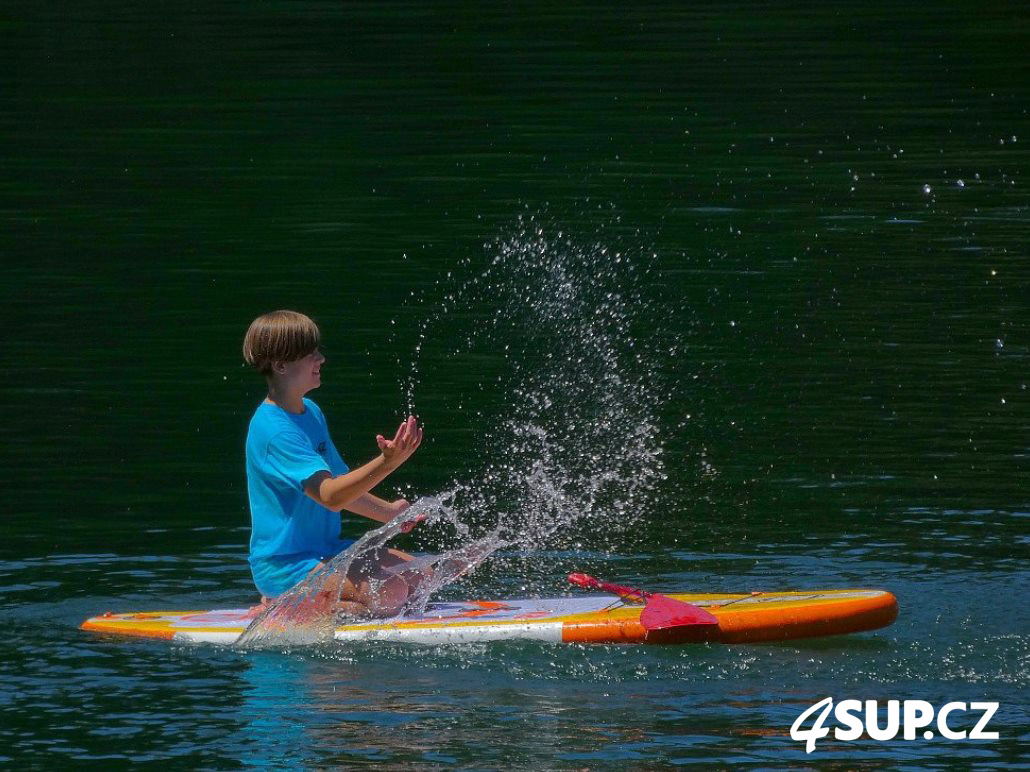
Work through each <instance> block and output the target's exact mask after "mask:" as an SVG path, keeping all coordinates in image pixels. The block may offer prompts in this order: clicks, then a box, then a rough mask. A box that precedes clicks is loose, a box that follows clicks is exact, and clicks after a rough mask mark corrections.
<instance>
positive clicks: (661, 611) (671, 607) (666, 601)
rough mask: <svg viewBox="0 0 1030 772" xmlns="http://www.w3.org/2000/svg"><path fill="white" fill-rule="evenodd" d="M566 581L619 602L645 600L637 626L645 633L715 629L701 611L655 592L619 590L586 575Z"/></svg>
mask: <svg viewBox="0 0 1030 772" xmlns="http://www.w3.org/2000/svg"><path fill="white" fill-rule="evenodd" d="M569 581H570V582H572V583H573V584H575V585H578V586H579V587H588V588H590V589H593V590H604V591H605V592H610V593H614V594H615V595H618V596H619V597H621V598H631V599H633V600H646V602H647V605H646V606H645V607H644V610H643V611H642V612H641V613H640V624H642V625H643V626H644V629H645V630H647V631H648V632H650V631H652V630H668V629H670V628H673V627H684V626H688V625H717V624H719V620H718V619H716V618H715V617H714V616H712V615H711V614H709V613H708V612H707V611H705V610H704V609H703V608H699V607H698V606H694V605H692V604H690V603H684V602H683V601H681V600H676V599H675V598H670V597H669V596H668V595H661V594H659V593H656V592H647V591H645V590H637V589H634V588H632V587H623V586H622V585H619V584H612V583H611V582H602V581H601V580H600V579H595V578H594V577H592V576H590V575H589V574H569Z"/></svg>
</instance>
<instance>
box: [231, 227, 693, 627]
mask: <svg viewBox="0 0 1030 772" xmlns="http://www.w3.org/2000/svg"><path fill="white" fill-rule="evenodd" d="M487 251H488V255H489V263H488V264H487V265H486V266H485V267H482V268H480V269H479V270H478V271H475V270H474V269H473V266H472V262H471V261H470V260H467V261H465V262H464V263H463V266H462V267H463V269H464V273H465V275H466V276H467V275H469V274H470V273H471V274H472V275H471V278H467V279H465V280H462V281H460V283H457V285H456V286H454V284H455V282H456V280H455V279H454V278H453V277H452V276H450V275H449V276H448V280H447V281H446V282H444V283H443V284H442V285H441V286H443V287H444V291H445V295H444V297H443V299H442V300H440V301H439V302H438V303H437V304H436V305H435V306H434V307H433V308H432V309H431V310H430V311H428V312H425V313H423V314H422V315H421V316H422V319H423V321H422V323H421V325H420V328H419V331H418V335H417V341H416V344H415V347H414V350H413V353H412V362H411V364H410V365H409V366H407V367H404V371H405V372H406V373H407V376H406V379H405V380H404V382H403V389H404V397H405V400H406V402H407V407H408V411H409V412H410V413H416V407H415V402H416V399H415V397H416V394H417V393H419V392H422V391H423V390H424V391H425V392H427V393H432V394H444V393H446V394H448V399H449V400H450V399H453V400H454V402H455V404H457V405H458V406H459V409H458V410H456V411H454V414H453V416H452V417H453V419H454V420H455V421H460V420H462V419H463V418H464V419H465V420H469V421H471V429H472V433H473V434H474V436H476V437H477V438H478V440H479V442H478V448H480V449H485V452H483V453H481V454H478V455H479V456H481V457H479V459H478V461H477V462H476V463H473V464H469V465H467V466H466V468H464V469H459V470H457V471H456V473H455V477H454V478H453V479H452V481H451V483H450V484H449V485H448V486H447V487H446V490H445V491H444V492H442V493H440V494H438V495H436V496H433V497H427V498H423V499H419V500H418V501H416V502H415V504H414V505H413V507H412V510H411V513H412V514H425V515H427V517H428V524H434V523H435V524H444V525H446V526H447V528H446V529H444V530H446V531H447V532H448V533H449V534H450V536H449V537H446V538H445V537H444V536H440V538H439V539H438V543H437V544H436V545H435V546H436V548H437V549H438V550H439V548H440V546H443V547H444V549H443V550H442V551H441V552H440V554H438V555H435V556H431V557H430V558H426V559H423V563H421V564H420V567H421V568H422V569H424V571H425V575H426V577H427V578H426V579H425V580H424V581H422V582H421V583H420V584H419V585H418V587H417V589H416V590H415V591H414V593H413V594H412V595H411V596H410V598H409V602H408V605H407V608H408V609H409V610H411V611H414V612H418V611H421V610H424V609H425V607H426V605H427V604H428V602H429V600H430V598H431V597H432V596H433V594H434V593H436V592H438V591H439V590H441V589H443V588H444V587H446V586H447V585H448V584H450V583H451V582H453V581H454V580H455V579H457V578H458V577H459V576H462V575H464V574H466V573H468V572H469V571H471V570H474V569H475V568H476V567H477V566H478V565H480V564H481V563H482V562H483V561H484V560H486V559H487V558H488V557H489V556H490V555H491V554H493V553H495V552H496V551H498V550H505V551H506V552H505V555H504V558H503V560H504V561H505V562H506V563H507V565H506V569H507V571H508V573H509V574H512V575H517V576H519V578H520V582H521V585H520V587H521V588H522V589H524V590H527V591H528V590H530V589H531V587H532V585H533V584H534V581H536V580H539V581H541V582H544V583H546V582H547V581H549V580H551V579H553V577H552V576H551V574H553V573H554V566H553V564H550V565H548V564H545V562H544V561H540V560H533V559H531V556H532V555H533V554H534V553H538V552H539V550H541V549H550V550H555V549H559V550H561V549H564V550H569V551H570V552H571V553H573V554H574V553H575V552H577V551H579V550H582V549H585V548H587V547H590V548H591V549H594V550H597V549H601V550H604V551H611V550H614V549H616V548H623V549H624V548H625V545H626V542H627V536H628V535H629V534H631V533H632V532H633V531H634V530H635V529H637V528H638V527H639V526H640V524H641V523H642V521H643V519H644V518H645V517H646V515H647V513H648V512H649V510H650V509H652V508H653V506H654V504H655V499H656V496H657V493H658V491H659V489H660V487H661V483H662V482H663V481H664V480H665V479H666V473H665V459H664V448H663V435H662V420H661V413H662V409H663V407H664V406H665V405H666V404H667V403H668V401H669V399H670V398H671V396H672V393H671V388H670V386H669V385H668V384H667V383H666V382H665V380H664V379H663V377H662V370H661V368H662V365H663V363H664V362H667V361H668V360H669V359H670V357H672V356H676V355H678V354H679V353H681V351H680V344H679V342H678V341H677V340H676V338H675V337H674V336H672V335H671V334H669V333H668V332H667V331H666V328H665V322H664V320H665V319H666V318H667V309H665V308H664V307H663V306H662V305H661V300H660V294H661V293H660V282H659V280H658V278H657V272H656V271H655V269H654V268H653V266H652V260H653V255H652V256H648V255H646V254H644V253H642V252H641V251H640V250H639V249H625V248H621V247H619V246H613V245H612V243H610V242H609V243H604V242H603V241H600V240H598V241H593V242H591V243H582V242H580V241H577V240H576V239H574V238H572V237H571V236H569V235H567V234H565V233H564V232H563V231H561V230H560V229H558V228H557V227H555V226H553V225H550V224H544V223H541V222H539V221H538V219H537V218H535V217H532V216H526V217H522V218H520V219H519V221H518V222H517V224H516V226H515V227H514V228H513V230H512V232H511V233H509V234H507V235H506V236H504V237H502V238H499V239H497V240H496V241H495V242H493V243H491V244H488V245H487ZM455 341H457V344H456V345H455V343H454V342H455ZM459 371H460V372H464V373H469V372H477V373H478V377H477V379H474V380H473V381H471V382H469V381H467V380H466V381H465V382H464V386H465V388H466V389H468V388H469V387H470V386H471V390H472V391H473V392H475V393H476V394H477V395H479V405H480V406H479V407H478V408H476V409H473V410H470V411H463V410H462V409H461V408H462V407H463V405H464V403H465V402H466V401H469V399H470V398H469V395H467V394H465V395H463V394H461V393H453V394H452V393H451V392H449V391H448V387H447V385H446V384H436V383H434V382H433V379H434V378H435V377H437V376H438V375H440V374H444V375H445V376H446V374H448V373H454V372H459ZM452 391H455V390H454V389H453V387H452ZM457 391H460V389H458V390H457ZM497 395H503V399H501V400H500V401H498V400H497ZM491 399H493V404H491ZM472 401H475V400H472ZM469 456H477V454H474V453H470V454H469ZM401 527H402V525H401V524H400V523H396V524H392V523H391V524H387V525H385V526H383V527H382V528H379V529H376V530H374V531H371V532H369V533H367V534H366V535H365V536H364V537H362V538H361V539H360V540H359V541H358V542H357V543H355V544H354V545H353V546H352V547H351V548H350V549H348V550H347V551H346V552H344V553H342V554H341V555H338V556H337V557H335V558H333V559H332V560H331V561H329V562H328V563H327V564H326V566H325V567H324V568H323V569H321V570H320V571H319V572H318V573H317V574H315V575H314V576H312V577H310V578H308V579H307V580H306V581H305V582H302V583H301V584H300V585H298V586H297V587H295V588H293V589H292V590H290V591H289V592H288V593H286V594H285V595H284V596H282V597H281V598H279V599H278V600H277V602H276V603H275V604H273V606H272V607H271V608H269V609H266V610H265V611H264V612H262V614H261V615H259V616H258V617H257V618H256V619H255V621H254V623H252V625H251V626H250V628H248V630H247V632H246V633H245V634H244V635H243V636H242V637H241V639H240V641H239V642H238V645H241V646H266V645H267V646H282V645H291V644H292V645H298V644H307V643H316V642H320V641H327V640H331V638H332V635H333V627H334V624H335V619H334V614H333V606H334V604H335V602H336V600H338V599H339V591H340V586H341V577H343V576H346V575H347V573H348V572H349V571H350V570H351V566H352V565H353V563H354V561H355V560H357V559H359V558H360V557H361V556H363V555H365V554H367V553H368V552H369V551H371V550H374V549H379V548H381V547H383V546H384V545H385V544H386V543H387V542H388V541H389V540H390V539H391V538H393V537H394V536H395V535H397V534H398V533H399V532H400V530H401ZM439 530H440V529H435V530H434V533H436V532H438V531H439ZM577 567H583V566H577Z"/></svg>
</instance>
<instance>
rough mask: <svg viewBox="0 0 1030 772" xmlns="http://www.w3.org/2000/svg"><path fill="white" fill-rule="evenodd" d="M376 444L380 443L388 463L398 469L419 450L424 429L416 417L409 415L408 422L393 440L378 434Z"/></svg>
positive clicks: (381, 450) (380, 449) (401, 427)
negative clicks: (418, 423) (416, 420)
mask: <svg viewBox="0 0 1030 772" xmlns="http://www.w3.org/2000/svg"><path fill="white" fill-rule="evenodd" d="M376 443H378V445H379V451H380V452H381V453H382V454H383V458H384V459H386V463H387V464H389V465H390V466H392V467H394V468H396V467H398V466H400V465H401V464H403V463H404V462H405V461H407V460H408V459H409V458H410V457H411V454H412V453H414V452H415V451H416V450H418V446H419V445H420V444H421V443H422V429H421V427H419V426H418V425H417V424H416V423H415V416H413V415H409V416H408V420H407V421H405V422H404V423H402V424H401V425H400V426H399V427H398V428H397V433H396V434H395V435H394V436H393V439H392V440H388V439H386V438H385V437H384V436H383V435H381V434H378V435H376Z"/></svg>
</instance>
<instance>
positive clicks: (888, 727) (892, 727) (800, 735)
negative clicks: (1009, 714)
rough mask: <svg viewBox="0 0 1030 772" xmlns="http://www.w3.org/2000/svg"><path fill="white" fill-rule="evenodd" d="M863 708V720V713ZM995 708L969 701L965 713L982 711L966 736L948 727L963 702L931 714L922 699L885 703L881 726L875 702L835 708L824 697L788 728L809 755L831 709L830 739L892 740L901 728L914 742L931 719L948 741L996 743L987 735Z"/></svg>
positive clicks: (991, 704)
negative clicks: (807, 724) (807, 723)
mask: <svg viewBox="0 0 1030 772" xmlns="http://www.w3.org/2000/svg"><path fill="white" fill-rule="evenodd" d="M863 707H864V708H865V720H864V721H863V718H862V712H863ZM997 709H998V703H997V702H971V703H969V708H968V710H970V711H977V712H982V715H981V716H980V720H979V721H978V722H977V723H976V726H974V727H973V728H972V729H971V730H970V731H969V732H968V734H967V732H966V730H965V729H962V730H960V731H955V730H954V729H952V728H951V727H950V726H948V719H949V717H950V716H951V715H952V714H953V713H964V712H966V710H967V708H966V703H964V702H949V703H948V704H946V705H945V706H944V707H943V708H941V709H940V710H939V711H936V712H935V711H934V708H933V705H931V704H930V703H929V702H925V701H924V700H905V701H904V702H899V701H898V700H888V701H887V717H886V720H885V722H884V726H880V717H879V712H880V706H879V704H878V703H877V701H876V700H866V701H865V704H864V706H863V703H862V701H861V700H841V701H840V702H838V703H837V705H836V706H834V704H833V698H832V697H827V698H826V699H824V700H820V701H819V702H817V703H816V704H815V705H813V706H812V707H810V708H806V709H805V711H804V712H803V713H802V714H801V715H800V716H798V718H797V720H796V721H795V722H794V725H793V726H792V727H791V728H790V736H791V739H794V740H804V742H805V751H806V752H807V753H811V752H812V751H814V750H815V741H816V740H819V739H821V738H823V737H826V736H827V735H828V734H829V733H830V729H829V727H826V726H824V724H825V723H826V717H827V716H828V715H829V714H830V711H831V710H833V717H834V718H835V719H836V720H837V723H838V724H841V726H837V727H834V729H833V736H834V737H835V738H837V739H838V740H847V741H851V740H857V739H858V738H859V737H861V736H862V735H863V734H867V735H869V736H870V737H871V738H873V739H874V740H893V739H894V738H895V737H896V736H897V734H898V730H899V729H902V728H903V729H904V735H903V736H904V738H905V739H906V740H914V739H916V731H917V730H919V729H923V728H924V727H930V726H933V724H934V716H935V715H936V718H937V724H936V725H937V730H938V731H939V732H940V734H941V737H944V738H946V739H948V740H965V739H967V737H968V739H970V740H997V739H998V733H997V732H987V731H985V730H986V728H987V722H988V721H990V720H991V717H992V716H994V712H995V711H996V710H997ZM817 712H818V713H819V715H818V716H817V717H816V718H815V720H814V721H813V723H812V726H811V728H810V729H803V728H802V726H803V725H804V723H805V721H806V720H807V719H808V718H809V717H810V716H812V715H813V714H815V713H817ZM933 736H934V733H933V730H932V729H927V730H926V731H924V732H923V738H924V739H926V740H929V739H931V738H932V737H933Z"/></svg>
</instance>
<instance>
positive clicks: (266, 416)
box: [247, 399, 349, 597]
mask: <svg viewBox="0 0 1030 772" xmlns="http://www.w3.org/2000/svg"><path fill="white" fill-rule="evenodd" d="M322 471H327V472H329V473H330V474H332V475H333V476H334V477H335V476H337V475H341V474H345V473H346V472H348V471H349V469H348V468H347V465H346V464H345V463H344V462H343V459H342V458H340V454H339V453H338V452H337V450H336V446H334V445H333V441H332V440H331V439H330V438H329V427H328V426H327V424H326V421H325V416H324V415H322V411H321V409H320V408H319V407H318V405H316V404H315V403H314V402H312V401H311V400H310V399H305V400H304V412H303V413H299V414H298V413H290V412H288V411H286V410H283V409H282V408H281V407H279V406H277V405H272V404H269V403H267V402H263V403H261V405H259V406H258V409H257V410H256V411H254V416H253V418H251V419H250V428H249V430H248V432H247V494H248V496H249V498H250V520H251V533H250V558H249V561H250V568H251V572H252V573H253V575H254V582H255V584H257V587H258V589H259V590H260V591H261V593H262V594H264V595H268V596H269V597H273V596H275V595H279V594H281V593H283V592H285V591H286V590H288V589H289V588H290V587H292V586H293V585H294V584H295V583H296V582H298V581H300V580H301V579H303V578H304V576H305V575H306V574H307V572H308V571H310V570H311V568H312V567H313V566H314V565H315V564H316V563H317V562H318V561H319V560H323V559H325V558H327V557H330V556H332V555H335V554H336V553H337V552H339V551H340V550H341V549H342V548H343V547H345V546H346V545H347V543H346V542H342V541H341V540H340V515H339V513H338V512H333V511H332V510H331V509H326V508H325V507H323V506H322V505H321V504H319V503H318V502H317V501H315V500H314V499H312V498H311V497H310V496H308V495H307V494H306V493H305V492H304V481H305V480H307V479H308V478H310V477H311V476H312V475H314V474H316V473H317V472H322Z"/></svg>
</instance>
